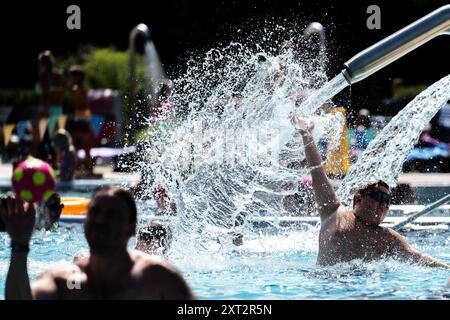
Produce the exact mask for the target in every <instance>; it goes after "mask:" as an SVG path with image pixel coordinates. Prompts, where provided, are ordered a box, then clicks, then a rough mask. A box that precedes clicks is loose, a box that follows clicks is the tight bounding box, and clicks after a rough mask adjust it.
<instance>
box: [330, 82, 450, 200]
mask: <svg viewBox="0 0 450 320" xmlns="http://www.w3.org/2000/svg"><path fill="white" fill-rule="evenodd" d="M449 89H450V75H448V76H446V77H444V78H442V79H441V80H439V81H437V82H436V83H434V84H433V85H431V86H430V87H428V88H427V89H426V90H424V91H423V92H422V93H420V94H419V95H418V96H417V97H415V98H414V100H412V101H411V102H410V103H408V105H407V106H406V107H404V108H403V109H402V110H401V111H400V112H399V113H398V114H397V115H396V116H395V117H394V118H393V119H392V120H391V121H390V122H389V124H388V125H387V126H386V127H384V129H383V131H382V132H381V133H380V134H378V135H377V136H376V137H375V139H374V140H372V141H371V142H370V144H369V145H368V147H367V149H366V150H365V151H364V152H363V154H362V155H361V156H360V157H359V158H358V160H357V162H356V163H355V164H353V165H352V166H351V168H350V171H349V172H348V174H347V176H346V177H345V179H344V180H343V181H342V184H341V187H340V188H339V190H338V195H339V197H340V199H341V201H343V202H344V203H346V204H350V203H351V200H352V198H353V197H352V195H353V193H354V192H355V191H356V190H359V189H361V188H363V187H364V186H367V185H369V184H372V183H376V182H378V181H379V180H382V181H384V182H386V183H387V184H388V185H389V186H390V187H391V188H392V187H395V186H396V185H397V178H398V175H399V173H400V172H401V170H402V165H403V162H404V161H405V159H406V158H407V157H408V155H409V153H410V152H411V150H412V149H413V147H414V145H415V144H416V142H417V141H418V139H419V136H420V133H421V132H422V130H423V128H424V127H425V126H426V125H427V124H428V123H429V122H430V120H431V119H432V118H433V116H434V115H435V114H436V113H437V112H438V111H439V109H440V108H442V106H444V105H445V104H446V102H447V101H448V100H450V90H449Z"/></svg>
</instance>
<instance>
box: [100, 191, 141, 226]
mask: <svg viewBox="0 0 450 320" xmlns="http://www.w3.org/2000/svg"><path fill="white" fill-rule="evenodd" d="M99 193H109V194H110V195H112V196H114V197H118V198H119V199H121V200H123V201H124V202H125V203H126V204H127V207H128V209H129V214H130V215H129V222H130V223H136V221H137V208H136V202H135V201H134V197H133V195H132V194H131V193H130V192H129V191H127V190H125V189H122V188H120V187H117V186H112V185H108V184H106V185H101V186H99V187H97V188H96V189H95V190H94V192H93V194H92V196H93V197H96V196H97V195H98V194H99Z"/></svg>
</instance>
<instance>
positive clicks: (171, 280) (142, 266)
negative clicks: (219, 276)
mask: <svg viewBox="0 0 450 320" xmlns="http://www.w3.org/2000/svg"><path fill="white" fill-rule="evenodd" d="M130 257H131V260H132V265H130V267H129V268H126V269H124V270H118V271H117V273H116V274H110V275H101V274H95V272H93V271H92V270H91V269H90V265H89V258H88V257H87V258H85V259H80V260H78V261H77V262H76V263H75V264H71V265H64V266H57V267H54V268H53V269H50V270H48V271H47V272H45V273H44V274H42V275H41V276H40V277H39V278H38V280H37V281H36V282H34V283H33V284H32V286H31V287H32V292H33V296H34V297H35V298H36V299H61V300H72V299H134V300H136V299H145V300H152V299H192V298H193V295H192V292H191V291H190V289H189V287H188V286H187V284H186V282H185V281H184V280H183V278H182V277H181V276H180V275H179V274H178V272H177V271H176V270H175V269H173V267H171V266H170V265H169V264H168V263H167V262H165V261H164V260H163V259H160V258H157V257H153V256H149V255H147V254H144V253H141V252H139V251H132V252H130Z"/></svg>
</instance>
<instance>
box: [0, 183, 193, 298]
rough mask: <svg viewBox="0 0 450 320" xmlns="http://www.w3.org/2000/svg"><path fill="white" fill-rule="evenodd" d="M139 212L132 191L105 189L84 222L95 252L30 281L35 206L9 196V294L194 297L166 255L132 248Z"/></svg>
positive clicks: (5, 211) (2, 212) (0, 211)
mask: <svg viewBox="0 0 450 320" xmlns="http://www.w3.org/2000/svg"><path fill="white" fill-rule="evenodd" d="M136 215H137V210H136V205H135V202H134V199H133V198H132V196H131V195H130V194H129V193H128V192H127V191H125V190H122V189H119V188H114V187H103V188H101V189H99V190H98V191H96V192H95V193H94V197H93V199H92V200H91V202H90V204H89V209H88V214H87V217H86V221H85V225H84V231H85V236H86V240H87V242H88V244H89V248H90V254H89V257H87V258H86V259H78V260H76V263H74V264H68V265H66V266H61V265H60V266H55V267H53V268H50V269H49V270H47V271H45V272H44V273H43V274H42V275H40V276H39V277H38V278H37V280H36V281H35V282H33V283H32V284H31V285H30V282H29V278H28V272H27V256H28V251H29V248H28V244H29V241H30V238H31V234H32V231H33V226H34V222H35V210H34V207H33V206H32V205H29V204H28V203H25V204H24V203H23V202H22V201H20V200H16V199H13V198H9V199H7V205H6V208H0V216H1V218H2V219H3V221H4V222H5V226H6V231H7V232H8V233H9V235H10V237H11V263H10V267H9V270H8V276H7V279H6V292H5V297H6V299H172V300H181V299H183V300H184V299H193V298H194V296H193V294H192V292H191V289H190V288H189V286H188V284H187V283H186V282H185V280H184V279H183V277H182V276H181V275H180V273H179V272H178V271H177V270H175V269H174V268H173V267H172V266H171V265H170V264H169V263H167V262H166V261H165V260H163V259H161V258H157V257H153V256H149V255H147V254H145V253H141V252H139V251H128V250H127V243H128V240H129V238H130V237H131V236H132V235H133V234H134V233H135V228H136Z"/></svg>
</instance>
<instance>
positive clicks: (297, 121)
mask: <svg viewBox="0 0 450 320" xmlns="http://www.w3.org/2000/svg"><path fill="white" fill-rule="evenodd" d="M289 118H290V120H291V123H292V125H293V126H294V128H295V129H297V130H298V131H299V132H300V133H301V134H305V133H311V131H312V129H314V123H313V122H312V121H310V120H308V119H306V118H301V117H299V116H298V115H297V114H295V113H291V114H290V115H289Z"/></svg>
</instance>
